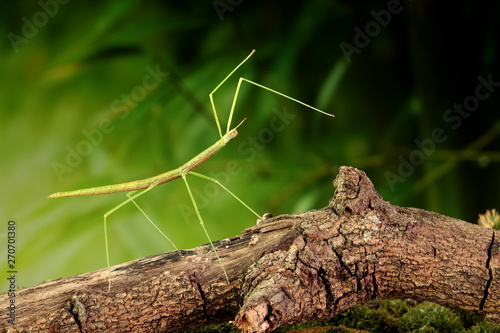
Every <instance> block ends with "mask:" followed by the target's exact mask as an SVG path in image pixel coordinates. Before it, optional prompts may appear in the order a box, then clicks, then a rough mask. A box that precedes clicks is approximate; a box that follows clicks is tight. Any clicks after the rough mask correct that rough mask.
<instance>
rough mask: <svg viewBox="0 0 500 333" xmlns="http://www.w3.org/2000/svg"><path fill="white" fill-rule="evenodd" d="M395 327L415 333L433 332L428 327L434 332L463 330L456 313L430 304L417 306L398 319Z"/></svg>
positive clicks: (425, 303) (424, 303)
mask: <svg viewBox="0 0 500 333" xmlns="http://www.w3.org/2000/svg"><path fill="white" fill-rule="evenodd" d="M397 326H398V328H400V329H401V330H404V331H415V332H433V331H432V330H429V329H430V327H432V328H434V329H435V332H450V333H452V332H461V331H463V330H464V326H463V325H462V322H461V320H460V316H459V315H458V314H457V313H456V312H454V311H452V310H450V309H448V308H445V307H442V306H440V305H437V304H434V303H430V302H423V303H421V304H418V305H417V306H415V307H414V308H413V309H412V310H410V311H408V312H407V313H405V314H404V315H403V316H402V317H401V318H399V320H398V323H397Z"/></svg>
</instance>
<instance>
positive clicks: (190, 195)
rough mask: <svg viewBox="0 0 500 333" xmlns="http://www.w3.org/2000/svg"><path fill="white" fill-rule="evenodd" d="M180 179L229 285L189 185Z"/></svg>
mask: <svg viewBox="0 0 500 333" xmlns="http://www.w3.org/2000/svg"><path fill="white" fill-rule="evenodd" d="M182 179H183V180H184V183H185V184H186V188H187V190H188V193H189V197H190V198H191V201H192V202H193V207H194V210H195V212H196V215H197V216H198V220H199V221H200V224H201V227H202V228H203V231H204V232H205V235H206V236H207V239H208V241H209V242H210V246H212V250H214V253H215V256H216V257H217V260H218V261H219V264H220V266H221V267H222V270H223V271H224V276H225V277H226V280H227V283H229V277H228V276H227V273H226V269H225V268H224V265H223V264H222V260H221V259H220V257H219V254H218V253H217V250H216V249H215V246H214V244H213V243H212V239H210V235H209V234H208V231H207V229H206V228H205V223H203V219H202V218H201V215H200V211H199V210H198V205H197V204H196V201H195V200H194V196H193V193H192V192H191V188H190V187H189V184H188V182H187V179H186V175H184V174H183V175H182Z"/></svg>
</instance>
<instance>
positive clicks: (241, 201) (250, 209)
mask: <svg viewBox="0 0 500 333" xmlns="http://www.w3.org/2000/svg"><path fill="white" fill-rule="evenodd" d="M189 174H190V175H193V176H196V177H200V178H203V179H206V180H209V181H211V182H214V183H215V184H217V185H219V186H220V187H222V188H223V189H224V191H226V192H227V193H229V194H231V195H232V196H233V198H235V199H236V200H238V201H239V202H240V203H241V204H242V205H243V206H245V207H246V208H247V209H248V210H249V211H251V212H252V213H253V214H254V215H255V216H257V218H259V219H261V220H262V216H260V215H259V214H257V213H256V212H255V211H254V210H253V209H252V208H250V207H249V206H248V205H247V204H246V203H244V202H243V200H241V199H240V198H238V197H237V196H236V194H234V193H233V192H231V191H229V189H228V188H227V187H225V186H224V185H222V184H221V183H220V182H219V181H218V180H217V179H215V178H211V177H208V176H205V175H202V174H201V173H198V172H194V171H191V172H190V173H189Z"/></svg>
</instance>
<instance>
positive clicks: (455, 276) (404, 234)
mask: <svg viewBox="0 0 500 333" xmlns="http://www.w3.org/2000/svg"><path fill="white" fill-rule="evenodd" d="M334 186H335V187H336V191H335V194H334V196H333V198H332V199H331V200H330V203H329V205H328V207H325V208H323V209H320V210H313V211H309V212H306V213H302V214H296V215H281V216H277V217H273V218H267V219H265V220H264V221H259V222H260V223H258V224H257V225H255V226H253V227H251V228H249V229H247V230H245V231H244V232H243V233H242V234H241V235H240V236H237V237H233V238H230V239H225V240H221V241H218V242H216V243H214V245H215V246H216V248H217V251H218V253H219V255H220V257H221V259H222V261H223V263H224V267H225V269H226V272H227V274H228V276H229V279H230V283H227V282H226V280H225V278H224V274H223V272H222V270H221V267H220V265H219V264H218V262H217V259H216V258H215V256H214V253H213V252H212V251H211V250H210V246H208V245H203V246H200V247H198V248H195V249H191V250H180V251H175V252H170V253H163V254H159V255H154V256H150V257H146V258H142V259H138V260H134V261H131V262H128V263H124V264H121V265H117V266H113V267H112V288H111V291H110V292H108V290H107V284H108V281H107V270H106V269H101V270H98V271H95V272H89V273H85V274H80V275H77V276H72V277H68V278H64V279H59V280H56V281H51V282H47V283H44V284H41V285H38V286H34V287H30V288H26V289H22V290H16V292H15V296H14V298H12V297H9V296H8V294H4V295H0V307H1V308H2V315H1V322H0V332H7V331H8V332H38V331H45V332H110V331H114V332H173V331H183V330H186V329H189V328H196V327H202V326H205V325H209V324H215V323H222V322H228V321H234V323H235V325H237V326H238V327H239V328H240V329H241V330H242V331H243V332H269V331H271V330H273V329H276V328H277V327H279V326H282V325H286V324H292V323H301V322H306V321H310V320H324V319H328V318H331V317H333V316H335V315H337V314H340V313H343V312H345V311H346V310H347V309H349V308H350V307H351V306H353V305H355V304H359V303H363V302H366V301H368V300H371V299H381V298H405V299H408V298H409V299H414V300H417V301H420V300H428V301H432V302H435V303H438V304H441V305H444V306H446V307H449V308H453V309H459V310H462V311H466V312H469V313H473V314H479V315H481V316H483V317H486V318H487V319H489V320H491V321H493V322H497V323H500V311H498V305H499V304H500V275H499V273H500V243H499V239H500V237H499V236H500V234H499V232H498V231H495V230H492V229H487V228H484V227H481V226H478V225H474V224H471V223H467V222H464V221H461V220H457V219H453V218H450V217H446V216H442V215H439V214H436V213H433V212H429V211H425V210H422V209H417V208H404V207H398V206H393V205H391V204H390V203H388V202H386V201H384V200H383V199H382V197H381V196H380V195H379V194H378V193H377V192H376V191H375V189H374V187H373V184H372V183H371V181H370V180H369V179H368V177H367V176H366V174H365V173H364V172H362V171H360V170H357V169H355V168H352V167H341V168H340V172H339V175H338V176H337V178H336V179H335V181H334ZM12 300H14V301H15V303H14V304H15V309H14V312H13V313H14V317H12V306H11V304H12ZM9 306H10V307H11V309H10V310H9ZM6 309H7V311H5V310H6ZM12 318H14V321H13V322H9V321H11V320H12Z"/></svg>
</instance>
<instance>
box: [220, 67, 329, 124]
mask: <svg viewBox="0 0 500 333" xmlns="http://www.w3.org/2000/svg"><path fill="white" fill-rule="evenodd" d="M243 81H245V82H248V83H250V84H253V85H254V86H257V87H259V88H262V89H265V90H267V91H270V92H272V93H275V94H276V95H279V96H282V97H285V98H288V99H289V100H291V101H294V102H295V103H299V104H301V105H304V106H305V107H308V108H310V109H313V110H314V111H318V112H320V113H322V114H324V115H327V116H330V117H335V116H334V115H333V114H330V113H327V112H325V111H321V110H320V109H316V108H315V107H313V106H310V105H309V104H306V103H304V102H301V101H299V100H298V99H295V98H293V97H290V96H288V95H285V94H283V93H280V92H279V91H276V90H274V89H271V88H268V87H266V86H263V85H261V84H258V83H257V82H253V81H250V80H248V79H245V78H244V77H240V80H239V81H238V85H237V86H236V92H235V93H234V98H233V104H232V105H231V111H230V112H229V120H228V122H227V131H228V132H229V130H230V129H231V120H232V119H233V112H234V107H235V106H236V100H237V99H238V93H239V92H240V86H241V83H242V82H243Z"/></svg>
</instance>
